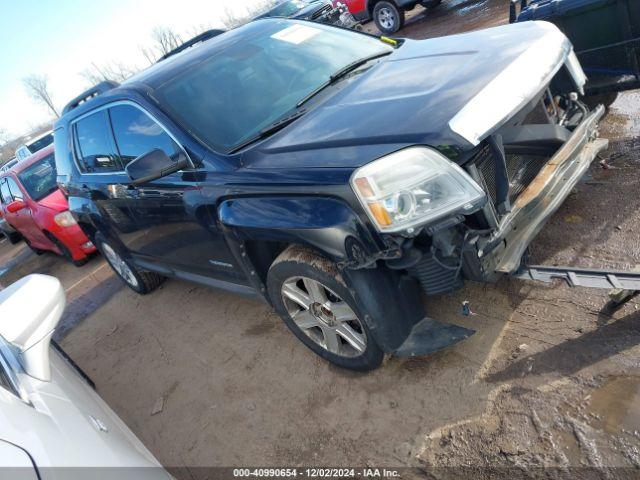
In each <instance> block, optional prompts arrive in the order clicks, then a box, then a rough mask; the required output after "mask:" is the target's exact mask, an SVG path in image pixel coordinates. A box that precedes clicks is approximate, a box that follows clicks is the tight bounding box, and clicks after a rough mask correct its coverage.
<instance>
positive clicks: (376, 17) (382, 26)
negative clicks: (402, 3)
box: [373, 0, 404, 34]
mask: <svg viewBox="0 0 640 480" xmlns="http://www.w3.org/2000/svg"><path fill="white" fill-rule="evenodd" d="M373 21H374V22H375V24H376V27H378V30H380V31H381V32H382V33H385V34H392V33H396V32H397V31H398V30H400V29H401V28H402V27H403V26H404V9H402V8H400V7H398V6H397V5H396V4H395V3H394V2H389V1H386V0H382V1H380V2H378V3H376V5H375V6H374V7H373Z"/></svg>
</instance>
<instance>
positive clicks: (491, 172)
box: [475, 146, 549, 204]
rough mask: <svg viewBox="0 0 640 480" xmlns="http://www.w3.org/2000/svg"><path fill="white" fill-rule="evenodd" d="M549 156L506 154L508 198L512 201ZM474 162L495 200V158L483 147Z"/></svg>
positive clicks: (488, 191) (485, 186)
mask: <svg viewBox="0 0 640 480" xmlns="http://www.w3.org/2000/svg"><path fill="white" fill-rule="evenodd" d="M548 160H549V157H546V156H541V155H520V154H518V155H507V175H508V177H509V200H510V201H511V202H513V201H514V200H515V199H516V198H518V196H519V195H520V194H521V193H522V191H523V190H524V189H525V188H527V186H529V184H530V183H531V182H532V181H533V179H534V178H536V175H538V173H539V172H540V170H541V169H542V167H544V165H545V163H547V161H548ZM475 164H476V166H477V167H478V172H479V173H480V177H481V178H482V183H483V184H484V185H483V186H484V188H485V190H486V192H487V193H488V194H489V197H490V198H491V201H492V202H493V203H494V204H495V201H496V173H495V160H494V158H493V155H492V154H491V150H490V148H489V147H488V146H487V147H485V148H484V149H483V150H482V151H481V152H480V153H479V154H478V155H477V157H476V159H475Z"/></svg>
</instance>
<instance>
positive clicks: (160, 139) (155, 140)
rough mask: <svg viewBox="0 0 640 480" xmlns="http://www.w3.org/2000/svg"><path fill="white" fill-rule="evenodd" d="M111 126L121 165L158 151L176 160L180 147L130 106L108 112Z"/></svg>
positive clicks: (161, 129) (155, 124)
mask: <svg viewBox="0 0 640 480" xmlns="http://www.w3.org/2000/svg"><path fill="white" fill-rule="evenodd" d="M109 114H110V116H111V126H112V127H113V136H114V137H115V141H116V146H117V147H118V152H119V153H120V159H121V160H122V163H123V164H124V165H126V164H127V163H129V162H130V161H131V160H133V159H135V158H137V157H139V156H140V155H144V154H145V153H149V152H150V151H152V150H155V149H159V150H162V151H164V153H166V154H167V156H169V157H171V158H173V159H174V160H176V161H177V160H178V158H177V157H178V156H179V155H180V154H181V149H180V147H179V146H178V145H177V144H176V142H174V141H173V139H172V138H171V137H170V136H169V135H168V134H167V132H165V131H164V129H163V128H162V127H161V126H160V125H158V124H157V123H156V122H155V121H153V120H152V119H151V118H150V117H149V116H148V115H147V114H146V113H144V112H143V111H142V110H140V109H139V108H136V107H133V106H131V105H117V106H115V107H113V108H111V109H110V110H109Z"/></svg>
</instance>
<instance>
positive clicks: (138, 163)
mask: <svg viewBox="0 0 640 480" xmlns="http://www.w3.org/2000/svg"><path fill="white" fill-rule="evenodd" d="M187 166H188V163H187V159H186V158H184V157H182V156H181V160H179V161H177V162H176V161H174V160H172V159H171V158H170V157H169V156H168V155H167V154H166V153H164V151H162V150H159V149H155V150H151V151H150V152H148V153H145V154H144V155H140V156H139V157H138V158H136V159H134V160H132V161H131V162H129V163H128V164H127V167H126V168H125V171H126V172H127V175H129V178H130V179H131V181H132V182H133V184H134V185H139V184H141V183H146V182H151V181H152V180H157V179H158V178H162V177H166V176H167V175H170V174H172V173H174V172H177V171H178V170H181V169H183V168H185V167H187Z"/></svg>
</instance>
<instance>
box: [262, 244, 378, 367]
mask: <svg viewBox="0 0 640 480" xmlns="http://www.w3.org/2000/svg"><path fill="white" fill-rule="evenodd" d="M267 290H268V293H269V298H270V299H271V302H272V304H273V306H274V308H275V310H276V312H277V313H278V315H280V317H281V318H282V319H283V321H284V323H285V324H286V325H287V327H288V328H289V330H291V332H293V334H294V335H295V336H296V337H298V339H299V340H300V341H301V342H302V343H304V344H305V345H306V346H307V347H308V348H309V349H311V350H312V351H313V352H315V353H316V354H317V355H319V356H320V357H322V358H324V359H325V360H328V361H329V362H331V363H333V364H335V365H337V366H339V367H342V368H347V369H349V370H356V371H363V372H364V371H370V370H374V369H376V368H378V367H379V366H380V364H381V363H382V360H383V358H384V352H383V351H382V349H381V348H380V347H379V346H378V344H377V343H376V341H375V339H374V337H373V334H372V333H371V330H370V329H369V327H368V326H367V324H366V323H365V322H364V321H362V320H360V318H362V315H360V314H358V313H357V312H358V310H359V309H358V307H357V304H356V301H355V300H354V298H353V296H352V295H351V292H350V291H349V289H348V288H347V287H346V285H345V284H344V282H343V281H342V278H341V276H340V274H339V273H338V270H337V268H336V266H335V265H334V264H333V263H331V262H330V261H328V260H327V259H325V258H323V257H321V256H319V255H316V254H315V253H313V252H311V251H309V250H307V249H304V248H301V247H289V248H288V249H286V250H285V251H284V252H283V253H282V254H280V256H279V257H278V258H277V259H276V260H275V261H274V262H273V265H271V268H270V269H269V274H268V275H267ZM293 298H296V300H295V301H294V300H293ZM318 300H320V302H319V301H318ZM338 312H339V313H338ZM338 314H339V315H340V316H341V317H342V318H344V320H339V318H338V317H337V315H338ZM301 324H304V325H305V327H301Z"/></svg>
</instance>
